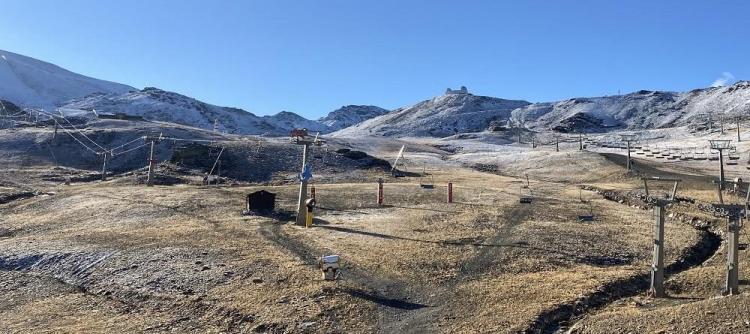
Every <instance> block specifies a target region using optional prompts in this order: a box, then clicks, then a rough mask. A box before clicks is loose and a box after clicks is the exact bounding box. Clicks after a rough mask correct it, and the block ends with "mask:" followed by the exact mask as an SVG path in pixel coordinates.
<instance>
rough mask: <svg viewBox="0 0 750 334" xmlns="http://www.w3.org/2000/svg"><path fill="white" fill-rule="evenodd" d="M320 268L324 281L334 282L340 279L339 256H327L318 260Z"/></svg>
mask: <svg viewBox="0 0 750 334" xmlns="http://www.w3.org/2000/svg"><path fill="white" fill-rule="evenodd" d="M318 267H320V270H321V271H322V272H323V279H324V280H326V281H334V280H337V279H338V278H339V256H338V255H326V256H322V257H321V258H320V259H319V260H318Z"/></svg>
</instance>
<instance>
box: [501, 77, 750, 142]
mask: <svg viewBox="0 0 750 334" xmlns="http://www.w3.org/2000/svg"><path fill="white" fill-rule="evenodd" d="M748 111H750V82H748V81H738V82H736V83H734V84H733V85H731V86H724V87H712V88H705V89H695V90H692V91H690V92H684V93H676V92H661V91H646V90H641V91H638V92H635V93H631V94H626V95H617V96H605V97H592V98H575V99H569V100H564V101H559V102H550V103H534V104H530V105H528V106H525V107H523V108H519V109H517V110H514V111H513V113H512V119H513V121H514V122H516V123H521V124H523V125H524V126H525V127H527V128H529V129H533V130H546V129H554V130H557V131H561V132H579V131H582V132H601V131H607V130H610V129H623V128H624V129H654V128H666V127H673V126H681V125H687V124H688V123H691V122H692V121H699V120H700V121H702V120H703V119H705V116H704V115H705V114H707V113H724V114H726V115H728V116H733V115H738V114H743V113H747V112H748ZM716 117H718V116H716Z"/></svg>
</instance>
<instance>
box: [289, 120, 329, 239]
mask: <svg viewBox="0 0 750 334" xmlns="http://www.w3.org/2000/svg"><path fill="white" fill-rule="evenodd" d="M290 137H291V140H292V142H293V143H295V144H297V145H302V172H301V173H300V186H299V196H298V201H297V219H296V223H297V225H305V224H306V221H307V206H306V205H305V202H306V201H307V182H308V181H309V180H310V178H312V166H310V165H309V164H308V162H307V160H308V159H307V158H308V151H309V150H310V145H315V146H320V145H322V144H323V140H320V139H318V136H317V135H316V136H315V138H314V139H313V138H310V137H308V134H307V129H294V130H292V132H291V133H290Z"/></svg>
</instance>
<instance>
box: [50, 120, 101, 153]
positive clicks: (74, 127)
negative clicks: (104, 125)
mask: <svg viewBox="0 0 750 334" xmlns="http://www.w3.org/2000/svg"><path fill="white" fill-rule="evenodd" d="M42 112H43V113H45V114H47V112H45V111H42ZM50 115H51V116H52V117H60V118H62V119H63V120H65V122H67V123H68V124H69V125H70V127H72V128H73V129H75V130H76V131H78V133H80V134H81V136H83V137H84V138H86V139H87V140H88V141H90V142H91V143H93V144H94V145H96V146H97V147H99V148H100V149H101V150H102V151H107V149H106V148H104V147H103V146H101V145H99V143H97V142H95V141H94V140H93V139H91V138H89V136H87V135H86V134H85V133H83V131H82V130H81V129H79V128H76V126H75V125H73V123H72V122H70V120H68V119H67V118H66V117H65V116H63V114H62V111H60V116H56V115H54V114H48V116H50Z"/></svg>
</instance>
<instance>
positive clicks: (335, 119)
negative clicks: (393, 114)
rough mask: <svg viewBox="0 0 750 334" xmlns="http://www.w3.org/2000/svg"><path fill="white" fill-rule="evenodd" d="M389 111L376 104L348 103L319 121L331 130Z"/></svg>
mask: <svg viewBox="0 0 750 334" xmlns="http://www.w3.org/2000/svg"><path fill="white" fill-rule="evenodd" d="M389 112H390V111H389V110H386V109H383V108H380V107H376V106H363V105H348V106H343V107H341V108H338V109H336V110H334V111H332V112H330V113H329V114H328V115H327V116H326V117H323V118H321V119H318V122H320V123H322V124H325V125H326V126H328V128H329V130H330V131H336V130H340V129H343V128H346V127H350V126H352V125H354V124H357V123H361V122H363V121H366V120H368V119H370V118H373V117H377V116H380V115H384V114H387V113H389Z"/></svg>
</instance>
